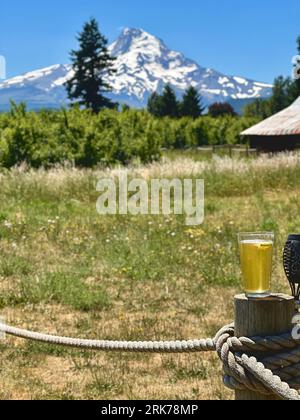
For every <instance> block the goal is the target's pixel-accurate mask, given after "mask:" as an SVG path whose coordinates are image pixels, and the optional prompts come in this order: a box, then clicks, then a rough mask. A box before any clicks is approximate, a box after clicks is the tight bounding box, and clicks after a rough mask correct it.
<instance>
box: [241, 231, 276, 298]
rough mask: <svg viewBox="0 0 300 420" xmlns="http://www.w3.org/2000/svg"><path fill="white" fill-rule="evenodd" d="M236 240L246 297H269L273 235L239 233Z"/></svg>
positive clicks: (269, 233)
mask: <svg viewBox="0 0 300 420" xmlns="http://www.w3.org/2000/svg"><path fill="white" fill-rule="evenodd" d="M238 239H239V247H240V258H241V266H242V274H243V281H244V290H245V292H246V295H247V297H250V298H262V297H267V296H270V294H271V276H272V260H273V249H274V233H271V232H263V233H240V234H239V235H238Z"/></svg>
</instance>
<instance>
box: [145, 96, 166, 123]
mask: <svg viewBox="0 0 300 420" xmlns="http://www.w3.org/2000/svg"><path fill="white" fill-rule="evenodd" d="M147 109H148V112H150V114H152V115H154V116H155V117H162V116H163V115H162V104H161V96H160V95H159V94H158V93H157V92H154V93H152V95H150V97H149V99H148V105H147Z"/></svg>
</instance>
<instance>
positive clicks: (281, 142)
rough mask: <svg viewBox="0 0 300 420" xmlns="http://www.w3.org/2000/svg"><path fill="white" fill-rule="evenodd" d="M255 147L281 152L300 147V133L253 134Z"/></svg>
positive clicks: (252, 145) (251, 141) (252, 144)
mask: <svg viewBox="0 0 300 420" xmlns="http://www.w3.org/2000/svg"><path fill="white" fill-rule="evenodd" d="M249 138H250V145H251V148H253V149H258V150H260V151H263V152H279V151H285V150H295V149H300V135H296V136H295V135H294V136H251V137H249Z"/></svg>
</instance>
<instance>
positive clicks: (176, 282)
mask: <svg viewBox="0 0 300 420" xmlns="http://www.w3.org/2000/svg"><path fill="white" fill-rule="evenodd" d="M119 170H121V171H125V169H114V170H111V171H110V173H111V174H112V175H113V174H117V173H118V171H119ZM127 172H128V174H129V175H130V176H142V177H144V178H146V179H150V178H152V177H188V176H193V177H200V178H204V179H205V182H206V203H205V210H206V217H205V223H204V224H203V225H202V226H200V227H199V226H198V227H194V228H191V227H187V226H185V224H184V218H183V217H182V216H172V217H168V218H165V217H160V216H151V217H150V216H139V217H133V216H130V217H129V216H109V217H108V216H107V217H104V216H99V215H98V214H97V212H96V209H95V204H96V200H97V196H98V193H97V192H96V190H95V185H96V181H97V180H98V179H99V178H100V177H101V176H102V177H103V175H104V174H106V172H105V171H101V170H94V171H89V170H85V171H84V170H76V169H71V168H60V169H53V170H51V171H48V172H46V171H42V170H40V171H30V170H26V169H25V168H23V169H22V168H21V169H18V170H13V171H11V172H3V173H0V194H1V202H0V310H1V312H0V314H1V315H3V316H5V317H6V319H7V321H9V322H11V323H12V324H13V325H15V326H18V327H23V328H30V329H34V330H38V331H43V332H49V333H54V334H63V335H70V336H73V337H86V338H103V339H113V340H118V339H126V340H152V339H154V340H159V339H193V338H202V337H210V336H213V335H214V334H215V332H216V331H217V330H218V328H219V327H221V326H223V325H224V324H226V323H229V322H231V321H232V318H233V306H232V302H233V296H234V294H235V293H236V292H239V291H240V272H239V264H238V256H237V254H238V252H237V244H236V233H237V232H238V231H258V230H274V231H275V233H276V239H277V241H276V252H275V264H274V276H273V289H274V290H275V291H279V290H280V291H288V287H287V283H286V280H285V278H284V274H283V270H282V262H281V250H282V247H283V244H284V241H285V239H286V236H287V234H288V233H289V232H293V231H299V230H300V228H299V226H300V200H299V194H300V157H299V156H297V155H278V156H276V157H273V158H267V157H259V158H257V159H251V160H235V159H233V160H232V159H229V158H218V159H214V160H206V161H201V160H199V161H194V160H192V159H188V158H180V157H178V158H176V159H172V161H169V160H166V161H164V162H162V163H160V164H158V163H157V164H153V165H150V166H146V167H134V168H130V169H127ZM0 351H1V358H0V369H1V381H0V398H1V399H78V398H79V399H104V398H105V399H115V398H117V399H120V398H125V399H156V398H157V399H174V398H180V399H231V398H232V397H233V395H232V393H231V392H230V391H227V390H226V389H225V388H224V387H223V385H222V379H221V366H220V363H219V361H218V359H217V356H216V355H214V354H206V355H201V356H199V355H197V354H193V355H180V356H178V355H174V356H173V355H167V356H161V355H129V354H102V353H94V352H91V353H88V352H82V351H75V350H69V349H64V348H57V347H51V346H45V345H41V344H36V343H31V342H25V341H22V340H18V339H14V338H7V340H6V341H0Z"/></svg>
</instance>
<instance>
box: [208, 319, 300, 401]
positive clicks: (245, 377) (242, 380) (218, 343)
mask: <svg viewBox="0 0 300 420" xmlns="http://www.w3.org/2000/svg"><path fill="white" fill-rule="evenodd" d="M214 343H215V347H216V351H217V353H218V356H219V358H220V359H221V361H222V363H223V370H224V384H225V386H227V387H228V388H230V389H232V390H246V389H247V390H250V391H253V392H256V393H259V394H262V395H272V394H274V395H277V396H278V397H280V398H282V399H285V400H300V396H299V393H298V391H297V390H298V389H300V342H299V341H298V342H297V341H295V340H294V339H293V338H292V337H291V335H290V334H283V335H281V336H279V337H264V338H263V337H254V338H247V337H241V338H237V337H235V336H234V325H233V324H231V325H228V326H226V327H224V328H222V329H221V330H220V331H219V332H218V334H217V335H216V337H215V339H214Z"/></svg>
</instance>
